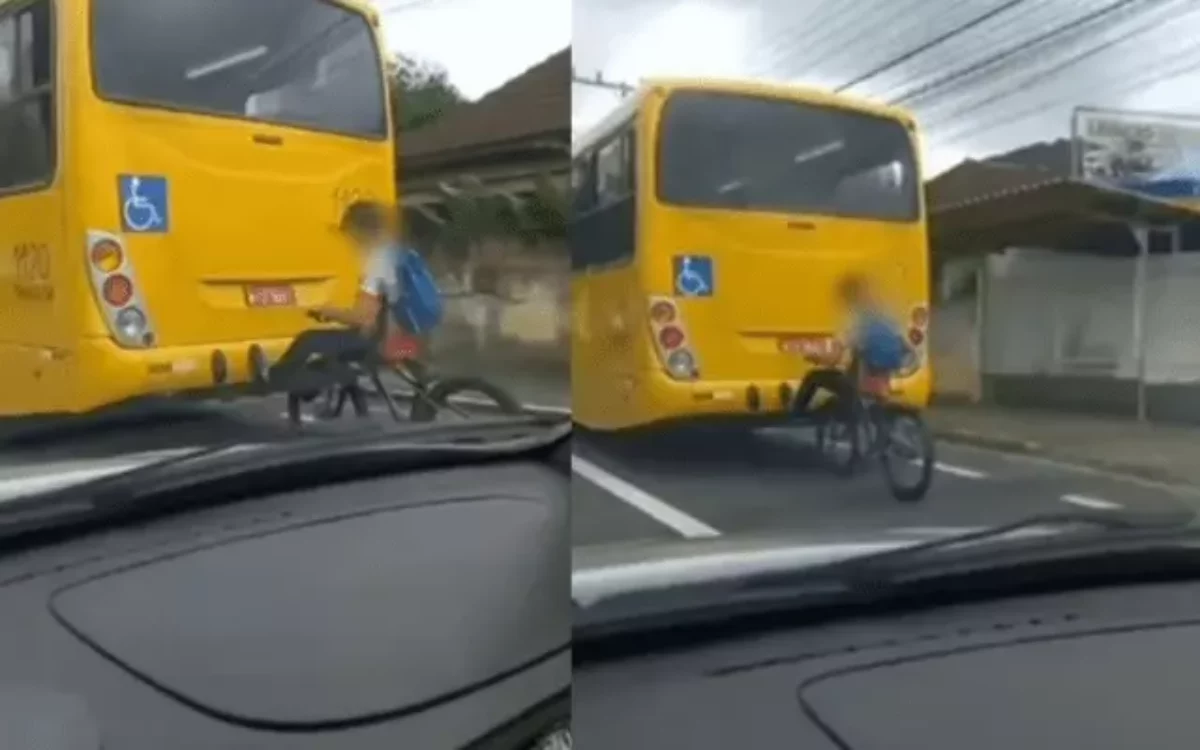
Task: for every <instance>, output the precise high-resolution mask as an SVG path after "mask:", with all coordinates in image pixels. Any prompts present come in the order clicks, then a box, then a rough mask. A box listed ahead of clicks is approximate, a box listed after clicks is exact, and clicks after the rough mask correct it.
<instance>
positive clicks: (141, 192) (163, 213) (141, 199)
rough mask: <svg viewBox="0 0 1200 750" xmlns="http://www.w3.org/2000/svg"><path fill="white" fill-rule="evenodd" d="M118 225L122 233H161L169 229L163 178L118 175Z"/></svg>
mask: <svg viewBox="0 0 1200 750" xmlns="http://www.w3.org/2000/svg"><path fill="white" fill-rule="evenodd" d="M118 183H119V192H120V196H121V226H122V228H123V229H124V230H125V231H126V232H133V233H137V234H161V233H164V232H166V231H168V230H169V229H170V226H171V217H170V213H169V212H170V208H169V201H168V191H167V178H165V177H148V176H138V175H121V176H120V177H119V178H118Z"/></svg>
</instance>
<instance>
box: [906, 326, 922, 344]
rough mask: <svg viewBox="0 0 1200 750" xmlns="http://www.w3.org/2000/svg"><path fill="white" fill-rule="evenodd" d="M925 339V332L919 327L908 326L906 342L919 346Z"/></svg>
mask: <svg viewBox="0 0 1200 750" xmlns="http://www.w3.org/2000/svg"><path fill="white" fill-rule="evenodd" d="M924 341H925V332H924V331H922V330H921V329H920V328H910V329H909V331H908V343H910V344H912V345H913V346H920V345H921V344H922V343H923V342H924Z"/></svg>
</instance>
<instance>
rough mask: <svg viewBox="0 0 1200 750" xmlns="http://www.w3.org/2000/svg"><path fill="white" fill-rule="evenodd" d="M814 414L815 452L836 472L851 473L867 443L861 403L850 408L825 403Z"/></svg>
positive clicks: (860, 458) (860, 459) (859, 460)
mask: <svg viewBox="0 0 1200 750" xmlns="http://www.w3.org/2000/svg"><path fill="white" fill-rule="evenodd" d="M823 411H824V413H823V414H821V416H819V417H818V418H817V434H816V438H817V453H818V454H819V455H820V457H821V460H822V461H824V462H825V464H826V465H828V466H829V468H831V469H832V470H833V472H834V473H835V474H837V475H838V476H844V477H845V476H851V475H853V474H854V473H855V472H856V471H857V470H858V468H859V466H860V465H861V464H862V459H863V454H864V452H865V449H866V447H867V431H866V430H865V429H864V428H865V421H866V420H865V415H864V411H863V409H862V407H861V405H855V406H854V407H853V408H851V409H842V408H841V407H838V406H830V407H826V408H825V409H824V410H823Z"/></svg>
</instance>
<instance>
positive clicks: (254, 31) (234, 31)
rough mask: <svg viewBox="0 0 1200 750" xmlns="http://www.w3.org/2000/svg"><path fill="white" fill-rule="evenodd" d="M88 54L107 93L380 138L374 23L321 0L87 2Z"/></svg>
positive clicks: (383, 112) (99, 88)
mask: <svg viewBox="0 0 1200 750" xmlns="http://www.w3.org/2000/svg"><path fill="white" fill-rule="evenodd" d="M92 60H93V68H94V74H93V76H94V81H95V86H96V92H97V94H99V95H100V96H101V97H104V98H106V99H109V100H115V101H120V102H125V103H130V104H139V105H144V106H152V107H160V108H163V109H170V110H177V111H185V112H197V113H203V114H211V115H217V116H227V117H239V118H248V119H253V120H262V121H267V122H274V123H279V124H282V125H291V126H296V127H302V128H309V129H314V130H322V131H331V132H335V133H341V134H346V135H352V136H358V137H366V138H384V137H385V136H386V135H387V100H386V95H385V93H384V92H385V89H384V83H383V71H382V63H381V61H380V58H379V54H378V50H377V49H376V45H375V38H374V36H373V34H372V32H371V27H370V25H369V24H368V23H367V21H366V19H365V18H364V17H362V16H361V15H359V14H357V13H353V12H351V11H349V10H347V9H346V8H343V7H341V6H339V5H335V4H333V3H331V2H326V0H204V1H203V2H198V1H197V0H153V2H148V0H92Z"/></svg>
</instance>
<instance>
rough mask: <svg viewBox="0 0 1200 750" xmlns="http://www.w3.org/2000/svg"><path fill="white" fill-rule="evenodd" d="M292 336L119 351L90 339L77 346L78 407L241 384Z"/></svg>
mask: <svg viewBox="0 0 1200 750" xmlns="http://www.w3.org/2000/svg"><path fill="white" fill-rule="evenodd" d="M292 341H293V339H292V338H278V339H261V340H254V341H235V342H222V343H219V344H194V345H188V346H174V347H159V348H155V349H145V350H137V349H122V348H121V347H119V346H117V345H116V344H115V343H114V342H113V341H112V340H111V339H92V340H90V341H87V342H85V343H84V344H83V346H82V347H81V348H80V350H79V361H78V367H79V369H78V375H79V385H80V392H81V395H82V396H84V398H83V400H84V401H85V403H83V404H81V407H82V408H81V409H80V410H82V411H86V410H89V409H93V408H96V407H98V406H103V405H106V404H110V403H116V402H120V401H124V400H127V399H131V398H137V397H140V396H156V395H170V394H174V393H183V392H204V391H209V390H212V391H218V390H220V389H222V388H233V387H236V386H240V385H245V384H248V383H250V382H252V380H253V379H254V375H255V372H256V370H258V369H260V368H262V367H264V366H265V365H267V364H269V363H270V362H274V361H276V360H278V359H279V357H280V356H282V354H283V352H284V351H285V350H286V349H287V348H288V346H289V345H290V344H291V343H292Z"/></svg>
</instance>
